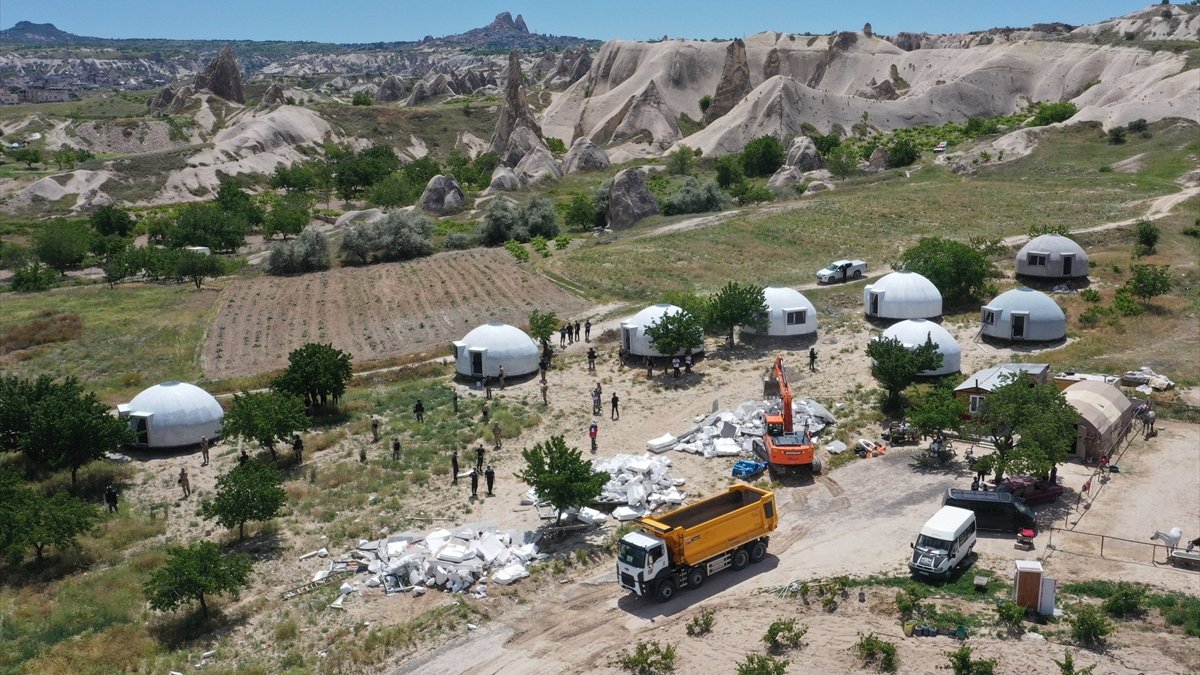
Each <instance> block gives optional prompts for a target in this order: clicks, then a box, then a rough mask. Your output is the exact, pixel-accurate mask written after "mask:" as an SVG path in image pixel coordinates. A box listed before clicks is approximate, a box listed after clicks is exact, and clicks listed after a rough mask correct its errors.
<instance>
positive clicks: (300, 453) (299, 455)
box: [292, 434, 304, 464]
mask: <svg viewBox="0 0 1200 675" xmlns="http://www.w3.org/2000/svg"><path fill="white" fill-rule="evenodd" d="M292 455H293V456H295V458H296V463H297V464H299V463H300V462H302V461H304V441H302V440H300V434H296V435H295V436H294V437H292Z"/></svg>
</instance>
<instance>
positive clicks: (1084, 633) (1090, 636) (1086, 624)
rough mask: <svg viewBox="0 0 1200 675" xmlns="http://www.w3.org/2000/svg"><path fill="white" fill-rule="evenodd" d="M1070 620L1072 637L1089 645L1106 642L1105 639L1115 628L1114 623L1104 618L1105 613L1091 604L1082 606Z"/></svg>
mask: <svg viewBox="0 0 1200 675" xmlns="http://www.w3.org/2000/svg"><path fill="white" fill-rule="evenodd" d="M1069 621H1070V624H1071V637H1072V638H1073V639H1074V640H1075V641H1076V642H1078V643H1079V644H1081V645H1084V646H1087V647H1093V646H1098V645H1102V644H1104V639H1105V638H1106V637H1107V636H1108V635H1109V634H1111V633H1112V630H1113V628H1112V624H1111V623H1109V621H1108V619H1106V618H1104V614H1103V613H1101V612H1100V610H1099V609H1097V608H1095V607H1093V606H1091V605H1084V606H1083V607H1080V608H1079V609H1078V610H1077V611H1076V612H1075V616H1073V617H1071V618H1070V620H1069Z"/></svg>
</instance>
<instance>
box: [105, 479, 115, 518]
mask: <svg viewBox="0 0 1200 675" xmlns="http://www.w3.org/2000/svg"><path fill="white" fill-rule="evenodd" d="M104 503H105V504H108V512H109V513H116V512H117V488H115V487H113V486H112V485H109V486H108V487H106V488H104Z"/></svg>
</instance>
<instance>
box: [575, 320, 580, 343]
mask: <svg viewBox="0 0 1200 675" xmlns="http://www.w3.org/2000/svg"><path fill="white" fill-rule="evenodd" d="M575 341H576V342H579V322H578V321H576V322H575Z"/></svg>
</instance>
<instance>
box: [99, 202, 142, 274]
mask: <svg viewBox="0 0 1200 675" xmlns="http://www.w3.org/2000/svg"><path fill="white" fill-rule="evenodd" d="M88 224H90V225H91V226H92V230H93V231H95V233H96V236H95V238H94V239H95V240H94V241H93V242H92V251H93V252H94V253H96V254H97V255H102V256H104V259H105V262H108V261H109V260H111V259H112V256H114V255H116V254H117V253H119V252H121V251H123V250H125V249H126V248H127V247H128V246H129V242H130V239H129V235H130V234H131V233H132V232H133V226H134V225H135V224H136V223H135V221H134V220H133V216H131V215H129V212H128V211H126V210H125V209H123V208H121V207H119V206H113V205H111V204H109V205H106V206H102V207H100V208H99V209H97V210H96V212H95V213H93V214H92V215H91V217H90V218H89V219H88Z"/></svg>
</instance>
